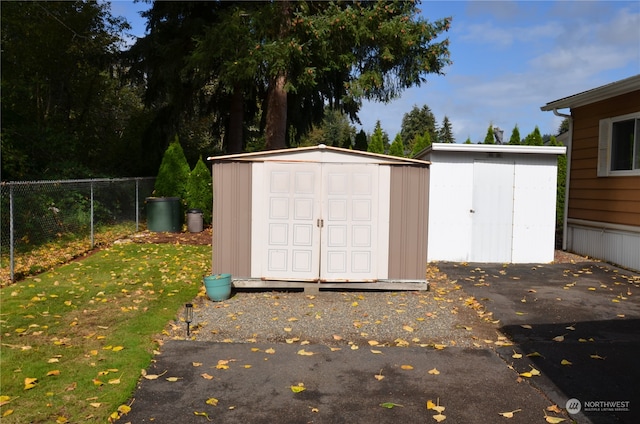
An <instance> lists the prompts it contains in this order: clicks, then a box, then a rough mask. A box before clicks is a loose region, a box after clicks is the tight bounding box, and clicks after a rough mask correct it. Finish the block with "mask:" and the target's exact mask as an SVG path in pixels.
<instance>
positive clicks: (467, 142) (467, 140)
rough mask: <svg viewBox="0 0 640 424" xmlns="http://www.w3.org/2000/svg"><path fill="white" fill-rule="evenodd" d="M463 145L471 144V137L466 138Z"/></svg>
mask: <svg viewBox="0 0 640 424" xmlns="http://www.w3.org/2000/svg"><path fill="white" fill-rule="evenodd" d="M464 144H472V143H471V137H467V139H466V140H465V141H464Z"/></svg>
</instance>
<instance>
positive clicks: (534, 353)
mask: <svg viewBox="0 0 640 424" xmlns="http://www.w3.org/2000/svg"><path fill="white" fill-rule="evenodd" d="M536 356H539V357H541V358H544V356H542V354H540V352H531V353H527V357H528V358H533V357H536Z"/></svg>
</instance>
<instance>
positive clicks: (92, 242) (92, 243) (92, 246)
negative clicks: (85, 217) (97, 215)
mask: <svg viewBox="0 0 640 424" xmlns="http://www.w3.org/2000/svg"><path fill="white" fill-rule="evenodd" d="M94 246H95V243H94V239H93V180H91V248H92V249H93V248H94Z"/></svg>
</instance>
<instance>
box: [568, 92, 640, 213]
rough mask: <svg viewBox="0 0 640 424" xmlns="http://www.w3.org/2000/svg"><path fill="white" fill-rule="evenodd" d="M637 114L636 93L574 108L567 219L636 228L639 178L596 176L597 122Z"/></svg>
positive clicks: (639, 101) (639, 205)
mask: <svg viewBox="0 0 640 424" xmlns="http://www.w3.org/2000/svg"><path fill="white" fill-rule="evenodd" d="M638 111H640V90H638V91H634V92H631V93H628V94H625V95H621V96H617V97H613V98H611V99H608V100H604V101H601V102H597V103H593V104H590V105H586V106H582V107H577V108H574V109H572V110H571V113H572V116H573V142H572V152H571V181H570V185H569V190H570V193H569V210H568V215H567V216H568V218H574V219H583V220H588V221H597V222H608V223H613V224H623V225H633V226H640V176H625V177H619V176H615V177H597V175H596V170H597V167H598V132H599V121H600V120H601V119H604V118H610V117H614V116H620V115H626V114H629V113H634V112H638Z"/></svg>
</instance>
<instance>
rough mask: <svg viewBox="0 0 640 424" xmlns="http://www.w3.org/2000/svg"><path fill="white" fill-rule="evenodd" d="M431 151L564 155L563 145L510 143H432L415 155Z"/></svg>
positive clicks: (420, 155) (422, 154)
mask: <svg viewBox="0 0 640 424" xmlns="http://www.w3.org/2000/svg"><path fill="white" fill-rule="evenodd" d="M431 152H467V153H473V152H475V153H513V154H541V155H542V154H544V155H564V154H565V153H566V152H567V148H566V147H565V146H528V145H511V144H457V143H433V144H432V145H431V146H429V147H427V148H426V149H424V150H422V151H421V152H420V153H418V154H417V155H416V156H417V157H424V156H426V155H427V154H429V153H431Z"/></svg>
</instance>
